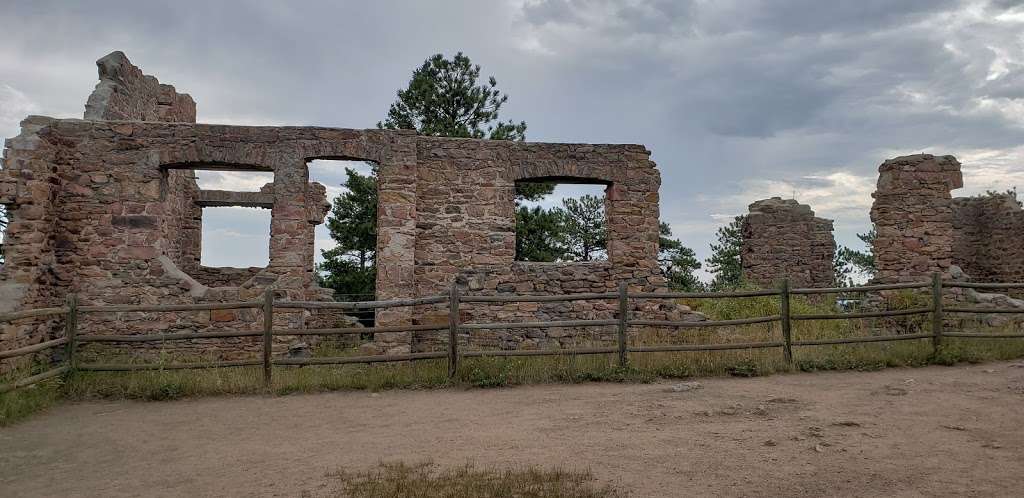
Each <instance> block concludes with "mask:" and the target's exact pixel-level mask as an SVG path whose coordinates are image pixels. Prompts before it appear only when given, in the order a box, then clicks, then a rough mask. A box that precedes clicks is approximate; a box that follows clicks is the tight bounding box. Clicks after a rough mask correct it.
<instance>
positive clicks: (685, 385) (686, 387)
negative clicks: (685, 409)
mask: <svg viewBox="0 0 1024 498" xmlns="http://www.w3.org/2000/svg"><path fill="white" fill-rule="evenodd" d="M703 388H704V385H703V384H701V383H700V382H693V381H691V382H680V383H678V384H672V387H670V388H669V390H670V391H672V392H675V393H685V392H689V391H695V390H697V389H703Z"/></svg>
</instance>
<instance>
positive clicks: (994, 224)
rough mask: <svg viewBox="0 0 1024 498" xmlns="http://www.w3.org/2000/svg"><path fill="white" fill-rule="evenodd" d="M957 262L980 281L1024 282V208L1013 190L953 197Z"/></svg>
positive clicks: (954, 255)
mask: <svg viewBox="0 0 1024 498" xmlns="http://www.w3.org/2000/svg"><path fill="white" fill-rule="evenodd" d="M953 233H954V239H953V262H954V264H956V265H957V266H959V267H960V268H961V269H963V271H964V272H965V273H966V274H967V275H970V277H971V278H972V279H974V280H975V281H977V282H1024V244H1022V243H1021V241H1022V236H1024V209H1021V207H1020V205H1019V204H1017V199H1016V198H1015V197H1014V196H1013V195H1011V194H997V195H985V196H979V197H958V198H955V199H953Z"/></svg>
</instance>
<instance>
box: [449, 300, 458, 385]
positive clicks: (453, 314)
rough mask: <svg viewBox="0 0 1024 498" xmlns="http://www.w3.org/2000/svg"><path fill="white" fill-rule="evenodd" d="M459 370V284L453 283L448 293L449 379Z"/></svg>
mask: <svg viewBox="0 0 1024 498" xmlns="http://www.w3.org/2000/svg"><path fill="white" fill-rule="evenodd" d="M458 370H459V284H458V283H456V282H452V287H451V289H450V290H449V291H448V378H449V379H454V378H455V374H456V373H457V372H458Z"/></svg>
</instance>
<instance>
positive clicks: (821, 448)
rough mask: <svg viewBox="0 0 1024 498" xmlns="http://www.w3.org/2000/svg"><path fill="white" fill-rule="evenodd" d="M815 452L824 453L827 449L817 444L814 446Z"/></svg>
mask: <svg viewBox="0 0 1024 498" xmlns="http://www.w3.org/2000/svg"><path fill="white" fill-rule="evenodd" d="M814 451H815V452H818V453H824V452H825V447H824V446H822V445H820V444H816V445H814Z"/></svg>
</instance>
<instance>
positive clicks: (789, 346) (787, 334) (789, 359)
mask: <svg viewBox="0 0 1024 498" xmlns="http://www.w3.org/2000/svg"><path fill="white" fill-rule="evenodd" d="M779 290H780V291H781V292H780V294H781V296H782V301H781V303H780V306H779V315H780V316H781V318H782V341H783V346H782V354H783V356H784V357H785V359H786V363H787V364H790V365H792V364H793V332H792V328H791V327H792V322H791V321H790V312H789V279H788V278H784V279H782V288H781V289H779Z"/></svg>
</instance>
